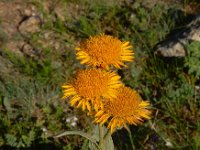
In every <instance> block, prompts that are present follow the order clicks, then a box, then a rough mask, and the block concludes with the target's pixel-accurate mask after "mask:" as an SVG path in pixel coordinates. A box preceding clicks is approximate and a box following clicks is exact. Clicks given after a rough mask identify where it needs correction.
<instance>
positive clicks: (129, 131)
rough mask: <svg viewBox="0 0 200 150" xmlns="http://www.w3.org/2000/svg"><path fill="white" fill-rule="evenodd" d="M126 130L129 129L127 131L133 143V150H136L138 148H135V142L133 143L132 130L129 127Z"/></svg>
mask: <svg viewBox="0 0 200 150" xmlns="http://www.w3.org/2000/svg"><path fill="white" fill-rule="evenodd" d="M126 129H127V131H128V135H129V139H130V141H131V146H132V149H133V150H135V149H136V148H135V145H134V142H133V137H132V134H131V130H130V128H129V127H127V128H126Z"/></svg>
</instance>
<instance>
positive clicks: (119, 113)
mask: <svg viewBox="0 0 200 150" xmlns="http://www.w3.org/2000/svg"><path fill="white" fill-rule="evenodd" d="M148 106H149V102H145V101H143V100H142V99H141V97H140V96H139V94H138V93H137V92H136V91H134V90H132V89H130V88H127V87H121V88H120V89H119V92H118V95H117V98H115V99H113V100H112V101H110V100H108V101H105V103H104V107H103V108H102V109H101V110H99V111H98V112H97V113H96V115H95V122H96V123H100V124H101V125H102V124H104V123H105V122H106V121H108V120H109V124H108V128H110V130H111V133H113V132H114V131H115V130H116V129H117V128H121V127H126V126H127V124H133V125H137V124H140V123H142V121H143V119H150V114H151V112H150V111H149V110H147V109H146V108H147V107H148Z"/></svg>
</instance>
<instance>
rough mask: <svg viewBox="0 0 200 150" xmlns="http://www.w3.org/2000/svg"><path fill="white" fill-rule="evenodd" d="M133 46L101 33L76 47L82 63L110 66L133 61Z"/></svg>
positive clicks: (103, 66) (101, 66) (118, 65)
mask: <svg viewBox="0 0 200 150" xmlns="http://www.w3.org/2000/svg"><path fill="white" fill-rule="evenodd" d="M131 48H132V46H131V45H130V43H129V42H121V41H120V40H119V39H117V38H114V37H112V36H109V35H104V34H100V35H98V36H94V37H90V38H89V39H88V40H86V41H84V42H82V43H81V44H80V47H78V48H76V50H77V52H76V55H77V59H79V60H80V61H81V64H86V65H89V66H97V67H100V68H108V67H109V66H111V65H113V66H114V67H116V68H121V66H125V64H124V61H127V62H130V61H133V58H134V57H133V51H132V50H131Z"/></svg>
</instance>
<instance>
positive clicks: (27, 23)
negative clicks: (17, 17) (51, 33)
mask: <svg viewBox="0 0 200 150" xmlns="http://www.w3.org/2000/svg"><path fill="white" fill-rule="evenodd" d="M40 26H41V19H40V17H39V16H31V17H29V18H28V19H26V20H24V21H23V22H22V23H21V24H20V26H19V31H20V32H21V33H22V34H27V33H36V32H39V31H40Z"/></svg>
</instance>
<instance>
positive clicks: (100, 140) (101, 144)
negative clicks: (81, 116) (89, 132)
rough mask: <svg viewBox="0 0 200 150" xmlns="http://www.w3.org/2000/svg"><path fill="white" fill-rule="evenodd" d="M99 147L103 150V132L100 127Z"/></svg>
mask: <svg viewBox="0 0 200 150" xmlns="http://www.w3.org/2000/svg"><path fill="white" fill-rule="evenodd" d="M99 147H100V150H104V131H103V127H102V126H101V125H99Z"/></svg>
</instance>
